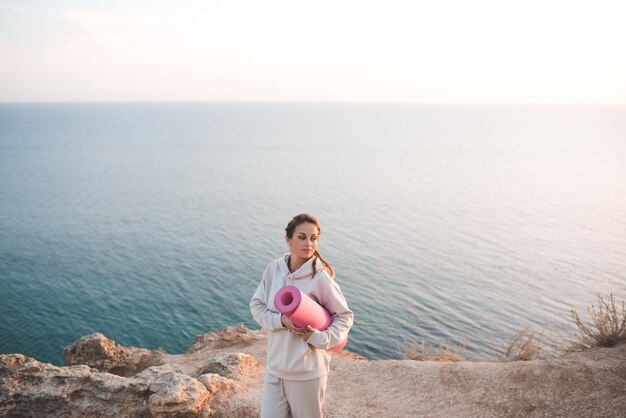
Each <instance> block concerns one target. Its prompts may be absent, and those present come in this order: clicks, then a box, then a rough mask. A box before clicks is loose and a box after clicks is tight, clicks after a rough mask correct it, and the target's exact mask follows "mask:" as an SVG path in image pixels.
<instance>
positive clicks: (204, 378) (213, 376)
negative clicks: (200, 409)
mask: <svg viewBox="0 0 626 418" xmlns="http://www.w3.org/2000/svg"><path fill="white" fill-rule="evenodd" d="M198 381H199V382H200V383H202V384H203V385H204V386H205V387H206V388H207V390H208V391H209V392H210V393H213V394H216V393H219V392H221V391H223V390H225V389H233V388H234V387H235V381H234V380H232V379H228V378H226V377H224V376H220V375H219V374H217V373H207V374H202V375H200V376H198Z"/></svg>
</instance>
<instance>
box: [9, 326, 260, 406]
mask: <svg viewBox="0 0 626 418" xmlns="http://www.w3.org/2000/svg"><path fill="white" fill-rule="evenodd" d="M244 328H245V327H244ZM232 329H233V330H234V332H233V331H229V330H226V331H225V333H226V336H227V338H230V340H229V341H235V340H236V341H239V342H241V341H242V338H243V340H247V339H248V337H250V334H249V333H251V331H250V330H247V329H241V328H239V327H233V328H232ZM246 330H247V331H246ZM218 335H219V333H212V335H211V334H209V335H207V338H206V341H212V342H215V343H218V342H219V336H218ZM237 335H239V337H237ZM241 336H243V337H242V338H240V337H241ZM231 337H233V338H231ZM250 338H252V339H254V338H255V337H253V336H252V337H250ZM204 348H205V350H204V351H200V352H196V353H192V354H183V355H168V354H166V353H164V352H162V351H159V350H154V351H151V350H145V349H139V348H134V347H130V348H128V347H123V346H120V345H117V344H116V343H115V342H114V341H112V340H110V339H108V338H107V337H105V336H104V335H102V334H92V335H88V336H85V337H82V338H80V339H79V340H78V341H76V342H75V343H73V344H71V345H70V346H68V347H66V348H65V358H66V363H67V364H68V366H67V367H57V366H54V365H51V364H46V363H40V362H38V361H37V360H35V359H33V358H29V357H25V356H23V355H21V354H2V355H0V416H3V417H4V416H8V417H57V416H77V417H88V416H89V417H91V416H102V417H109V416H111V417H113V416H115V417H120V416H121V417H135V416H145V417H209V416H211V417H220V416H228V414H230V411H232V409H229V408H230V407H229V405H230V404H229V402H228V400H229V399H230V398H231V397H232V393H234V391H235V390H236V389H237V388H238V383H237V382H238V380H239V379H242V378H248V377H247V376H248V375H249V374H253V375H254V376H255V377H256V376H257V374H258V372H259V366H258V364H257V361H256V360H255V359H254V358H253V357H252V356H250V355H248V354H244V353H239V352H227V353H219V352H217V353H216V354H217V355H212V356H207V355H206V354H207V353H208V352H207V351H206V348H207V347H204ZM214 405H215V406H216V408H217V409H214V408H213V406H214ZM242 408H244V406H241V407H240V406H236V410H237V411H239V412H237V414H240V413H242V412H241V411H256V409H254V408H253V409H249V408H248V407H247V406H245V408H244V409H242ZM224 411H226V412H224ZM245 413H246V414H248V412H245ZM255 413H256V412H252V415H254V414H255Z"/></svg>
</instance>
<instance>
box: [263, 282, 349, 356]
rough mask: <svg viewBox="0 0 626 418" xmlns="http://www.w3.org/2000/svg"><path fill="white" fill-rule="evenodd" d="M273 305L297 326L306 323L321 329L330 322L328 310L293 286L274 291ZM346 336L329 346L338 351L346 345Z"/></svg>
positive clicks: (305, 324)
mask: <svg viewBox="0 0 626 418" xmlns="http://www.w3.org/2000/svg"><path fill="white" fill-rule="evenodd" d="M274 305H275V306H276V309H278V310H279V311H280V312H281V313H282V314H283V315H285V316H286V317H287V318H289V319H291V322H293V324H294V325H295V326H297V327H300V328H306V327H307V325H310V326H312V327H313V328H315V329H317V330H319V331H323V330H325V329H326V328H328V327H329V326H330V324H332V322H333V319H332V318H331V316H330V314H329V313H328V311H327V310H326V309H325V308H324V307H323V306H321V305H320V304H319V303H317V302H315V301H314V300H313V299H311V298H310V297H309V295H307V294H305V293H302V291H301V290H300V289H298V288H297V287H295V286H285V287H283V288H282V289H280V290H279V291H278V293H276V296H275V297H274ZM347 342H348V339H347V338H346V339H345V340H344V341H343V342H342V343H341V344H339V345H336V346H335V347H333V348H331V350H332V351H338V350H341V349H343V348H344V347H345V346H346V343H347Z"/></svg>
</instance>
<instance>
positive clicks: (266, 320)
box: [250, 269, 284, 331]
mask: <svg viewBox="0 0 626 418" xmlns="http://www.w3.org/2000/svg"><path fill="white" fill-rule="evenodd" d="M266 287H267V269H265V272H264V273H263V279H262V280H261V283H259V285H258V286H257V288H256V291H255V292H254V295H253V296H252V299H250V312H251V313H252V317H253V318H254V320H255V321H256V322H257V323H258V324H259V325H261V327H262V328H263V329H266V330H268V331H276V330H279V329H284V326H283V324H282V322H281V321H280V312H273V311H270V310H269V309H268V307H267V302H266V301H267V294H266Z"/></svg>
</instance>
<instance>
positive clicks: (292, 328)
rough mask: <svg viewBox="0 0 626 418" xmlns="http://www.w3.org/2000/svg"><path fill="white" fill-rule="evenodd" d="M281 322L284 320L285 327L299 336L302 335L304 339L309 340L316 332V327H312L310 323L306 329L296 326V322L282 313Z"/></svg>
mask: <svg viewBox="0 0 626 418" xmlns="http://www.w3.org/2000/svg"><path fill="white" fill-rule="evenodd" d="M280 322H282V324H283V325H284V326H285V328H287V329H288V330H289V332H293V333H294V334H296V335H297V336H298V337H301V338H302V339H303V340H304V341H307V340H308V339H309V338H310V337H311V335H313V333H314V332H315V328H313V327H311V326H310V325H308V326H307V327H306V329H305V328H300V327H297V326H295V325H294V323H293V322H291V319H289V318H287V317H286V316H285V315H281V317H280Z"/></svg>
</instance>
